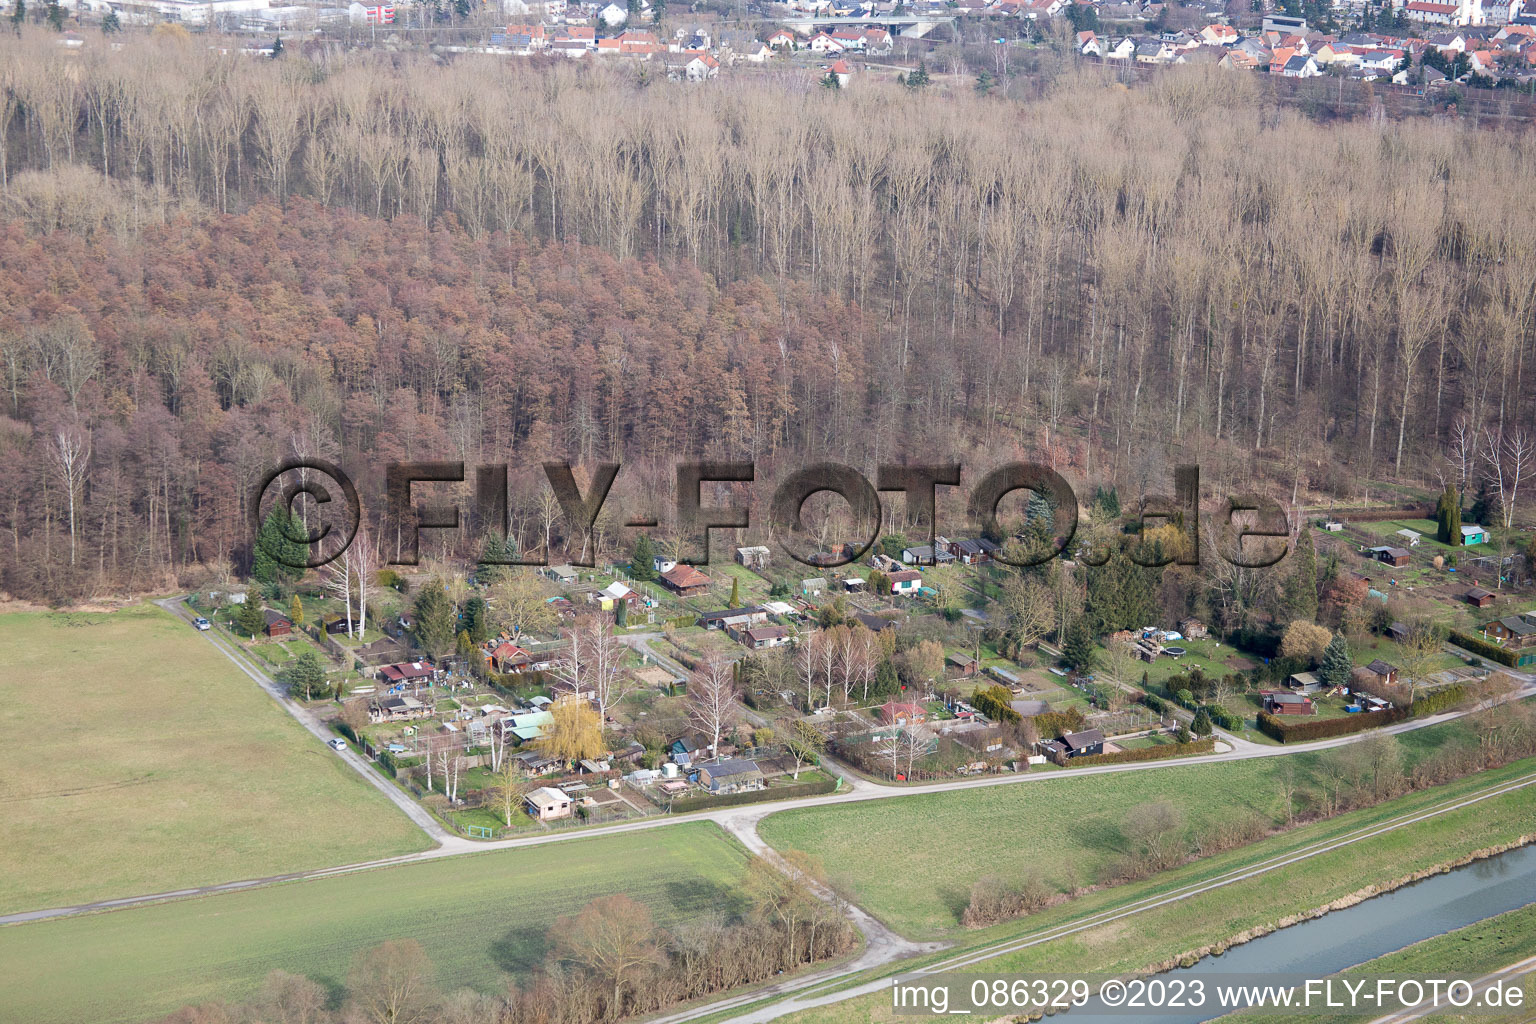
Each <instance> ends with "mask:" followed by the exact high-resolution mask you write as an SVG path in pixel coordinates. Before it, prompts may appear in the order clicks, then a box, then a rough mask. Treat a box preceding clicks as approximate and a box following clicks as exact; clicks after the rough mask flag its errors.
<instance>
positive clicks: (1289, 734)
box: [1259, 708, 1408, 743]
mask: <svg viewBox="0 0 1536 1024" xmlns="http://www.w3.org/2000/svg"><path fill="white" fill-rule="evenodd" d="M1407 717H1408V713H1407V712H1406V711H1404V710H1403V709H1402V708H1389V709H1387V710H1386V711H1362V712H1360V713H1359V714H1354V715H1346V716H1344V717H1343V718H1309V719H1306V720H1304V721H1295V722H1287V721H1285V720H1284V719H1282V718H1280V717H1279V716H1278V715H1272V714H1270V713H1269V712H1268V711H1260V712H1259V731H1260V732H1262V733H1263V734H1264V735H1266V736H1268V737H1270V738H1271V739H1276V740H1279V741H1280V742H1281V743H1302V742H1305V741H1307V740H1321V739H1327V738H1329V737H1331V736H1347V735H1349V734H1350V733H1353V732H1364V731H1365V730H1366V729H1375V728H1377V727H1378V726H1383V725H1391V724H1392V723H1394V722H1401V721H1402V720H1403V719H1405V718H1407Z"/></svg>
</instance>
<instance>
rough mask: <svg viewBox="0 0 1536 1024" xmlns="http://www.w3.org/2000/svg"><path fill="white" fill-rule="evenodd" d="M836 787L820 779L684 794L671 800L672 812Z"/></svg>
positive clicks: (811, 793)
mask: <svg viewBox="0 0 1536 1024" xmlns="http://www.w3.org/2000/svg"><path fill="white" fill-rule="evenodd" d="M836 788H837V780H836V779H833V778H826V779H821V780H820V781H818V782H801V783H798V784H796V785H792V786H773V787H770V788H768V789H756V790H750V791H748V792H745V793H727V794H725V795H724V796H686V797H682V798H680V799H677V800H674V801H672V808H671V809H672V813H674V814H683V813H685V812H687V811H704V810H710V809H712V808H715V807H735V806H736V805H738V804H756V803H762V802H763V801H764V800H791V799H794V798H795V797H802V796H820V795H821V794H823V793H830V792H832V791H833V790H834V789H836Z"/></svg>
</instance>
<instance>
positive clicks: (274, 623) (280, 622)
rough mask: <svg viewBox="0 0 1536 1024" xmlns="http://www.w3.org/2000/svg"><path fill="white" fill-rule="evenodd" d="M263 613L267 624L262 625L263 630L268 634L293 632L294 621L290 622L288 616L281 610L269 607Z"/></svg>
mask: <svg viewBox="0 0 1536 1024" xmlns="http://www.w3.org/2000/svg"><path fill="white" fill-rule="evenodd" d="M263 615H264V616H265V618H266V621H267V624H266V625H265V626H262V627H261V631H262V632H263V633H265V634H267V636H287V635H288V634H290V633H292V632H293V623H292V622H289V621H288V617H287V616H286V615H284V614H282V613H281V612H275V611H273V610H272V609H271V608H268V609H267V610H266V611H265V612H264V613H263Z"/></svg>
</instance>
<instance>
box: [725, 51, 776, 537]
mask: <svg viewBox="0 0 1536 1024" xmlns="http://www.w3.org/2000/svg"><path fill="white" fill-rule="evenodd" d="M730 51H731V59H732V60H733V61H737V60H744V61H747V62H748V63H749V64H766V63H768V61H770V60H772V59H773V55H774V54H775V53H776V52H777V51H775V50H774V48H773V47H771V46H769V45H768V44H767V43H765V42H763V41H762V40H760V39H748V40H745V41H743V42H740V43H734V44H732V45H731V47H730ZM763 550H765V551H766V550H767V549H766V548H764V549H763ZM765 558H766V556H765ZM767 564H768V563H767V562H766V561H764V562H763V565H767Z"/></svg>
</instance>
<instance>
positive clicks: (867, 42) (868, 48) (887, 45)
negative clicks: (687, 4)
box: [864, 0, 1519, 57]
mask: <svg viewBox="0 0 1536 1024" xmlns="http://www.w3.org/2000/svg"><path fill="white" fill-rule="evenodd" d="M1515 2H1516V3H1518V2H1519V0H1515ZM893 46H894V44H893V43H892V41H891V34H890V33H889V32H887V31H886V30H885V29H883V28H867V29H865V30H864V52H865V53H867V54H869V55H870V56H871V57H887V56H889V55H890V52H891V49H892V47H893Z"/></svg>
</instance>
